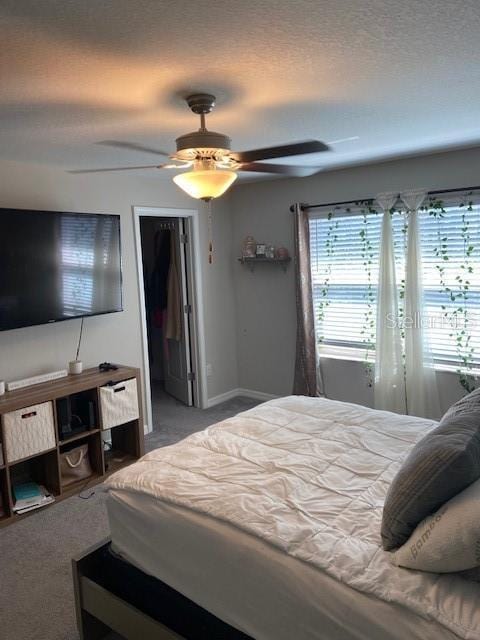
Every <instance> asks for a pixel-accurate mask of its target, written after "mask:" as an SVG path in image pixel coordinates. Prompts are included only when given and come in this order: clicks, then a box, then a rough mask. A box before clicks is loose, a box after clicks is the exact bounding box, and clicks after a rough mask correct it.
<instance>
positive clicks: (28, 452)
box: [3, 402, 56, 462]
mask: <svg viewBox="0 0 480 640" xmlns="http://www.w3.org/2000/svg"><path fill="white" fill-rule="evenodd" d="M3 428H4V434H5V443H4V444H5V457H6V459H7V461H8V462H15V461H16V460H21V459H22V458H28V457H29V456H33V455H35V454H36V453H42V451H48V450H49V449H53V448H54V447H55V444H56V442H55V426H54V423H53V407H52V403H51V402H43V403H42V404H35V405H33V406H31V407H24V408H23V409H18V410H17V411H11V412H10V413H5V414H4V416H3Z"/></svg>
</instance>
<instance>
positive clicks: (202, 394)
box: [132, 206, 208, 432]
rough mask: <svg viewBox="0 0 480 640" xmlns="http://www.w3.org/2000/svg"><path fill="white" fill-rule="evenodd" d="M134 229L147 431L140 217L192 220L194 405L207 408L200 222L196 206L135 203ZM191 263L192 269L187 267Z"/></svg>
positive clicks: (147, 370) (149, 418)
mask: <svg viewBox="0 0 480 640" xmlns="http://www.w3.org/2000/svg"><path fill="white" fill-rule="evenodd" d="M132 212H133V225H134V233H135V255H136V260H137V278H138V297H139V303H140V327H141V336H142V360H143V380H144V384H145V399H146V407H145V409H146V411H145V414H146V418H147V424H146V431H147V432H150V431H152V429H153V418H152V397H151V386H150V361H149V357H148V334H147V316H146V312H145V291H144V281H143V261H142V237H141V234H140V218H142V217H149V218H188V219H190V222H191V225H190V226H191V230H192V238H191V239H190V241H189V242H188V243H187V251H189V254H190V260H187V278H188V280H189V284H190V285H191V288H192V291H191V296H192V316H193V322H192V327H191V330H190V339H191V340H192V342H193V345H192V346H193V349H192V365H193V369H194V372H195V380H194V381H193V390H194V393H193V396H194V406H196V407H199V408H200V409H205V408H206V407H207V405H208V392H207V379H206V375H205V373H206V355H205V354H206V348H205V322H204V304H203V287H202V263H201V260H200V251H199V247H200V224H199V212H198V210H197V209H175V208H173V207H168V208H166V207H135V206H134V207H132ZM188 263H190V265H191V269H190V270H189V269H188Z"/></svg>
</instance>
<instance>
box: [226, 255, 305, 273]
mask: <svg viewBox="0 0 480 640" xmlns="http://www.w3.org/2000/svg"><path fill="white" fill-rule="evenodd" d="M237 260H238V261H239V262H240V263H241V264H246V265H247V266H248V268H249V269H250V271H252V272H253V271H254V270H255V267H256V265H257V264H266V263H268V264H278V265H280V266H281V267H282V269H283V270H284V271H285V272H286V271H287V266H288V264H289V263H290V262H291V260H292V259H291V258H290V257H288V258H237Z"/></svg>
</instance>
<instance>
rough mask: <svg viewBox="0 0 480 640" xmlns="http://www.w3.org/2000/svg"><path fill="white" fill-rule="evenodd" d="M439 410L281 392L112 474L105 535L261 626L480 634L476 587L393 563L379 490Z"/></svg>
mask: <svg viewBox="0 0 480 640" xmlns="http://www.w3.org/2000/svg"><path fill="white" fill-rule="evenodd" d="M434 426H435V423H434V422H432V421H428V420H423V419H420V418H412V417H406V416H398V415H396V414H390V413H388V412H379V411H374V410H371V409H367V408H365V407H359V406H357V405H352V404H348V403H341V402H335V401H330V400H324V399H312V398H299V397H291V398H282V399H279V400H275V401H271V402H269V403H265V404H263V405H260V406H259V407H256V408H255V409H252V410H250V411H247V412H245V413H243V414H239V415H238V416H236V417H234V418H231V419H229V420H226V421H224V422H222V423H219V424H218V425H214V426H213V427H210V428H209V429H207V430H205V431H204V432H201V433H198V434H194V435H193V436H190V437H189V438H187V439H186V440H184V441H182V442H180V443H178V444H176V445H174V446H171V447H165V448H164V449H160V450H157V451H154V452H151V453H149V454H147V455H146V456H145V457H144V458H142V460H141V461H139V462H138V463H136V464H134V465H131V466H130V467H128V468H125V469H123V470H121V471H120V472H118V473H117V474H115V475H113V476H111V478H110V479H109V480H108V483H107V484H108V487H109V490H110V496H109V499H108V501H107V504H108V511H109V518H110V523H111V532H112V541H113V545H114V548H115V550H116V551H117V552H119V553H120V554H121V555H122V556H123V557H124V558H125V559H127V560H128V561H130V562H131V563H133V564H135V565H136V566H137V567H139V568H140V569H142V570H143V571H145V572H147V573H149V574H151V575H154V576H155V577H157V578H159V579H160V580H162V581H163V582H165V583H167V584H169V585H170V586H172V587H173V588H174V589H176V590H177V591H179V592H180V593H182V594H184V595H186V596H187V597H188V598H190V599H191V600H193V601H195V602H197V603H198V604H200V605H201V606H202V607H204V608H205V609H207V610H208V611H210V612H211V613H213V614H214V615H216V616H218V617H219V618H221V619H222V620H225V622H228V623H229V624H231V625H232V626H234V627H236V628H238V629H240V630H241V631H243V632H245V633H246V634H248V635H250V636H252V637H254V638H257V639H258V640H262V639H267V638H269V639H273V638H275V639H280V640H282V639H284V638H285V639H287V638H289V639H291V638H293V637H294V638H296V639H299V640H304V639H305V640H306V639H307V638H327V639H335V640H336V639H337V638H338V639H340V638H341V639H342V640H350V639H352V640H353V639H360V638H365V639H366V638H369V639H372V640H375V639H376V638H378V639H379V640H380V639H382V640H386V639H391V640H397V638H398V639H400V638H402V639H404V638H423V639H429V638H432V639H433V638H439V639H444V638H445V639H447V638H455V637H457V636H458V637H461V638H465V639H469V640H470V639H478V638H480V632H479V630H480V618H479V612H478V607H477V603H478V602H479V601H480V586H479V585H478V584H474V583H468V582H467V581H466V580H464V579H462V578H461V577H457V576H452V575H445V576H439V575H436V574H425V573H420V572H414V571H409V570H406V569H401V568H398V567H394V566H393V565H392V564H391V562H390V558H389V554H387V553H386V552H384V551H383V550H382V549H381V546H380V533H379V529H380V519H381V510H382V506H383V500H384V497H385V494H386V490H387V488H388V486H389V483H390V482H391V479H392V477H393V475H394V473H396V470H397V469H398V467H399V466H400V464H401V462H402V460H403V459H404V457H405V456H406V455H407V454H408V451H409V450H410V449H411V447H412V446H413V445H414V444H415V442H417V441H418V440H419V439H420V438H421V437H423V435H424V434H425V433H427V432H428V431H429V430H430V429H432V428H433V427H434Z"/></svg>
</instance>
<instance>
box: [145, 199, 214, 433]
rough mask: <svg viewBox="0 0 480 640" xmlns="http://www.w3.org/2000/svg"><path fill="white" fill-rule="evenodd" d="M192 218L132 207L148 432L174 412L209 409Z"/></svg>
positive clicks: (194, 221) (195, 228)
mask: <svg viewBox="0 0 480 640" xmlns="http://www.w3.org/2000/svg"><path fill="white" fill-rule="evenodd" d="M162 212H164V213H165V214H166V215H162ZM175 213H178V214H179V215H177V216H175ZM149 214H150V215H149ZM189 214H190V215H189ZM193 214H196V212H195V211H190V210H180V209H177V210H174V209H159V208H149V207H134V221H135V231H136V246H137V260H138V276H139V285H140V304H141V325H142V334H143V345H144V346H143V350H144V358H143V360H144V380H145V387H146V396H147V397H146V404H147V406H146V416H147V424H148V426H149V429H148V430H151V429H152V428H153V429H155V428H158V427H159V425H161V423H162V422H163V421H164V418H165V415H166V414H170V413H171V412H172V410H175V407H178V408H182V407H183V408H184V409H185V408H186V407H191V406H195V407H199V408H204V407H205V404H206V397H205V396H206V389H205V381H204V380H203V377H202V376H201V375H200V374H201V371H202V369H203V368H204V367H202V362H203V352H204V336H203V322H202V315H203V314H202V309H203V308H202V304H201V302H202V300H201V294H202V288H201V279H200V273H199V272H200V269H199V265H198V264H197V262H198V255H197V252H196V251H195V247H194V246H193V245H194V243H195V242H198V219H197V218H196V217H195V216H194V215H193ZM162 418H163V420H162Z"/></svg>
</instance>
